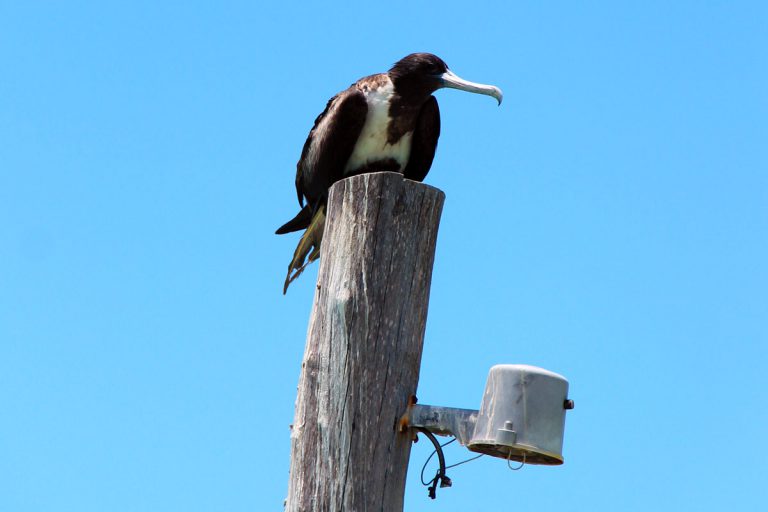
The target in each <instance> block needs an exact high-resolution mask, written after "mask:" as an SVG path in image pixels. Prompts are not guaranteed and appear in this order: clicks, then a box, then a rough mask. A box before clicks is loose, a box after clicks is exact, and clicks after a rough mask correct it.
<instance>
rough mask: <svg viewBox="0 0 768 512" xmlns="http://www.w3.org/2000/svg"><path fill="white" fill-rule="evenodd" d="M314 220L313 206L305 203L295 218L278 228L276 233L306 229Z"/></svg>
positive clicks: (281, 233)
mask: <svg viewBox="0 0 768 512" xmlns="http://www.w3.org/2000/svg"><path fill="white" fill-rule="evenodd" d="M311 221H312V207H310V206H309V205H308V204H307V205H304V208H302V209H301V211H300V212H299V213H297V214H296V216H295V217H294V218H292V219H291V220H289V221H288V222H286V223H285V224H283V225H282V226H280V227H279V228H277V231H275V234H276V235H284V234H286V233H291V232H293V231H299V230H300V229H306V228H307V227H309V223H310V222H311Z"/></svg>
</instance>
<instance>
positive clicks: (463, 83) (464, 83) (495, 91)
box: [437, 70, 503, 105]
mask: <svg viewBox="0 0 768 512" xmlns="http://www.w3.org/2000/svg"><path fill="white" fill-rule="evenodd" d="M437 78H438V79H439V80H440V84H441V87H449V88H451V89H459V90H461V91H467V92H474V93H477V94H485V95H487V96H493V97H494V98H496V101H498V102H499V105H501V99H502V98H503V94H502V93H501V89H499V88H498V87H495V86H493V85H485V84H476V83H474V82H470V81H468V80H464V79H463V78H461V77H459V76H458V75H456V74H454V73H453V72H452V71H451V70H448V71H446V72H445V73H443V74H441V75H437Z"/></svg>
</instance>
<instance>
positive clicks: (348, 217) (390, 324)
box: [286, 172, 445, 512]
mask: <svg viewBox="0 0 768 512" xmlns="http://www.w3.org/2000/svg"><path fill="white" fill-rule="evenodd" d="M444 199H445V195H444V194H443V192H441V191H440V190H438V189H436V188H433V187H430V186H428V185H424V184H422V183H417V182H414V181H409V180H405V179H403V176H402V175H400V174H397V173H388V172H386V173H373V174H363V175H359V176H354V177H351V178H347V179H345V180H342V181H339V182H338V183H336V184H335V185H334V186H333V187H332V188H331V191H330V196H329V199H328V212H327V213H328V217H327V219H326V225H325V235H324V237H323V243H322V256H321V258H320V269H319V273H318V278H317V291H316V293H315V301H314V307H313V310H312V314H311V317H310V321H309V330H308V333H307V345H306V350H305V353H304V360H303V362H302V369H301V376H300V378H299V389H298V395H297V399H296V415H295V418H294V423H293V425H292V430H291V472H290V481H289V486H288V499H287V500H286V510H288V511H290V512H308V511H333V512H337V511H347V512H365V511H386V512H397V511H400V510H402V507H403V495H404V492H405V477H406V472H407V468H408V457H409V455H410V449H411V439H410V436H409V434H408V433H407V432H406V433H401V432H399V429H398V420H399V419H400V416H401V415H402V414H403V413H404V412H405V409H406V406H407V404H408V399H409V397H410V396H411V395H412V394H414V393H415V392H416V387H417V384H418V378H419V367H420V364H421V352H422V344H423V339H424V329H425V326H426V319H427V307H428V303H429V287H430V282H431V279H432V264H433V262H434V254H435V242H436V239H437V230H438V226H439V223H440V214H441V212H442V207H443V201H444Z"/></svg>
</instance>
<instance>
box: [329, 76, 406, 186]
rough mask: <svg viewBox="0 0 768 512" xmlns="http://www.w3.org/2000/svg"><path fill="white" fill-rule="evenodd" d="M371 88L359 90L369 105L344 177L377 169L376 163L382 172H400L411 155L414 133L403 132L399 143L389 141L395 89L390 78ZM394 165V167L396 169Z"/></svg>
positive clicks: (366, 87)
mask: <svg viewBox="0 0 768 512" xmlns="http://www.w3.org/2000/svg"><path fill="white" fill-rule="evenodd" d="M376 85H378V87H375V88H374V87H370V86H367V85H365V84H363V85H362V86H361V91H362V92H363V94H365V99H366V102H367V103H368V113H367V115H366V118H365V124H364V125H363V129H362V131H361V132H360V136H359V137H358V139H357V142H356V143H355V147H354V149H353V150H352V155H351V156H350V158H349V160H348V161H347V165H346V166H345V168H344V174H345V175H347V174H353V173H355V172H356V171H360V170H361V169H366V170H376V164H377V163H378V162H381V164H382V169H381V170H394V171H395V172H402V171H403V169H404V168H405V165H406V164H407V163H408V157H409V156H410V154H411V138H412V136H413V131H408V132H406V133H404V134H403V135H402V136H401V137H400V138H399V139H398V140H396V141H394V142H390V141H389V131H388V129H389V124H390V122H391V118H390V115H389V107H390V101H391V99H392V96H393V94H394V86H393V85H392V82H391V81H390V80H389V78H387V79H386V81H385V82H384V83H381V84H376ZM393 162H394V163H396V165H397V168H396V169H395V168H394V167H395V165H394V164H393Z"/></svg>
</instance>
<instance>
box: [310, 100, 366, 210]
mask: <svg viewBox="0 0 768 512" xmlns="http://www.w3.org/2000/svg"><path fill="white" fill-rule="evenodd" d="M367 114H368V103H367V102H366V101H365V96H364V95H363V93H362V92H360V91H359V90H358V89H357V88H356V87H355V86H354V85H353V86H351V87H350V88H349V89H346V90H345V91H342V92H340V93H339V94H337V95H336V96H334V97H333V98H331V99H330V100H329V101H328V104H327V105H326V106H325V110H323V112H322V114H320V115H319V116H317V119H315V125H314V126H313V127H312V130H311V131H310V132H309V136H308V137H307V141H306V142H305V143H304V148H303V149H302V151H301V158H300V159H299V162H298V163H297V164H296V193H297V194H298V197H299V204H300V205H303V204H304V202H303V199H304V198H306V199H307V202H308V203H310V205H311V206H312V209H313V210H314V209H316V208H317V206H318V205H319V203H321V202H322V201H324V200H325V198H326V197H327V195H328V189H329V188H330V186H331V185H333V184H334V183H335V182H337V181H338V180H340V179H341V178H343V177H344V176H343V173H344V167H345V166H346V164H347V160H349V157H350V155H352V150H353V149H354V148H355V143H356V142H357V138H358V137H359V136H360V132H362V130H363V125H364V124H365V117H366V115H367Z"/></svg>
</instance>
